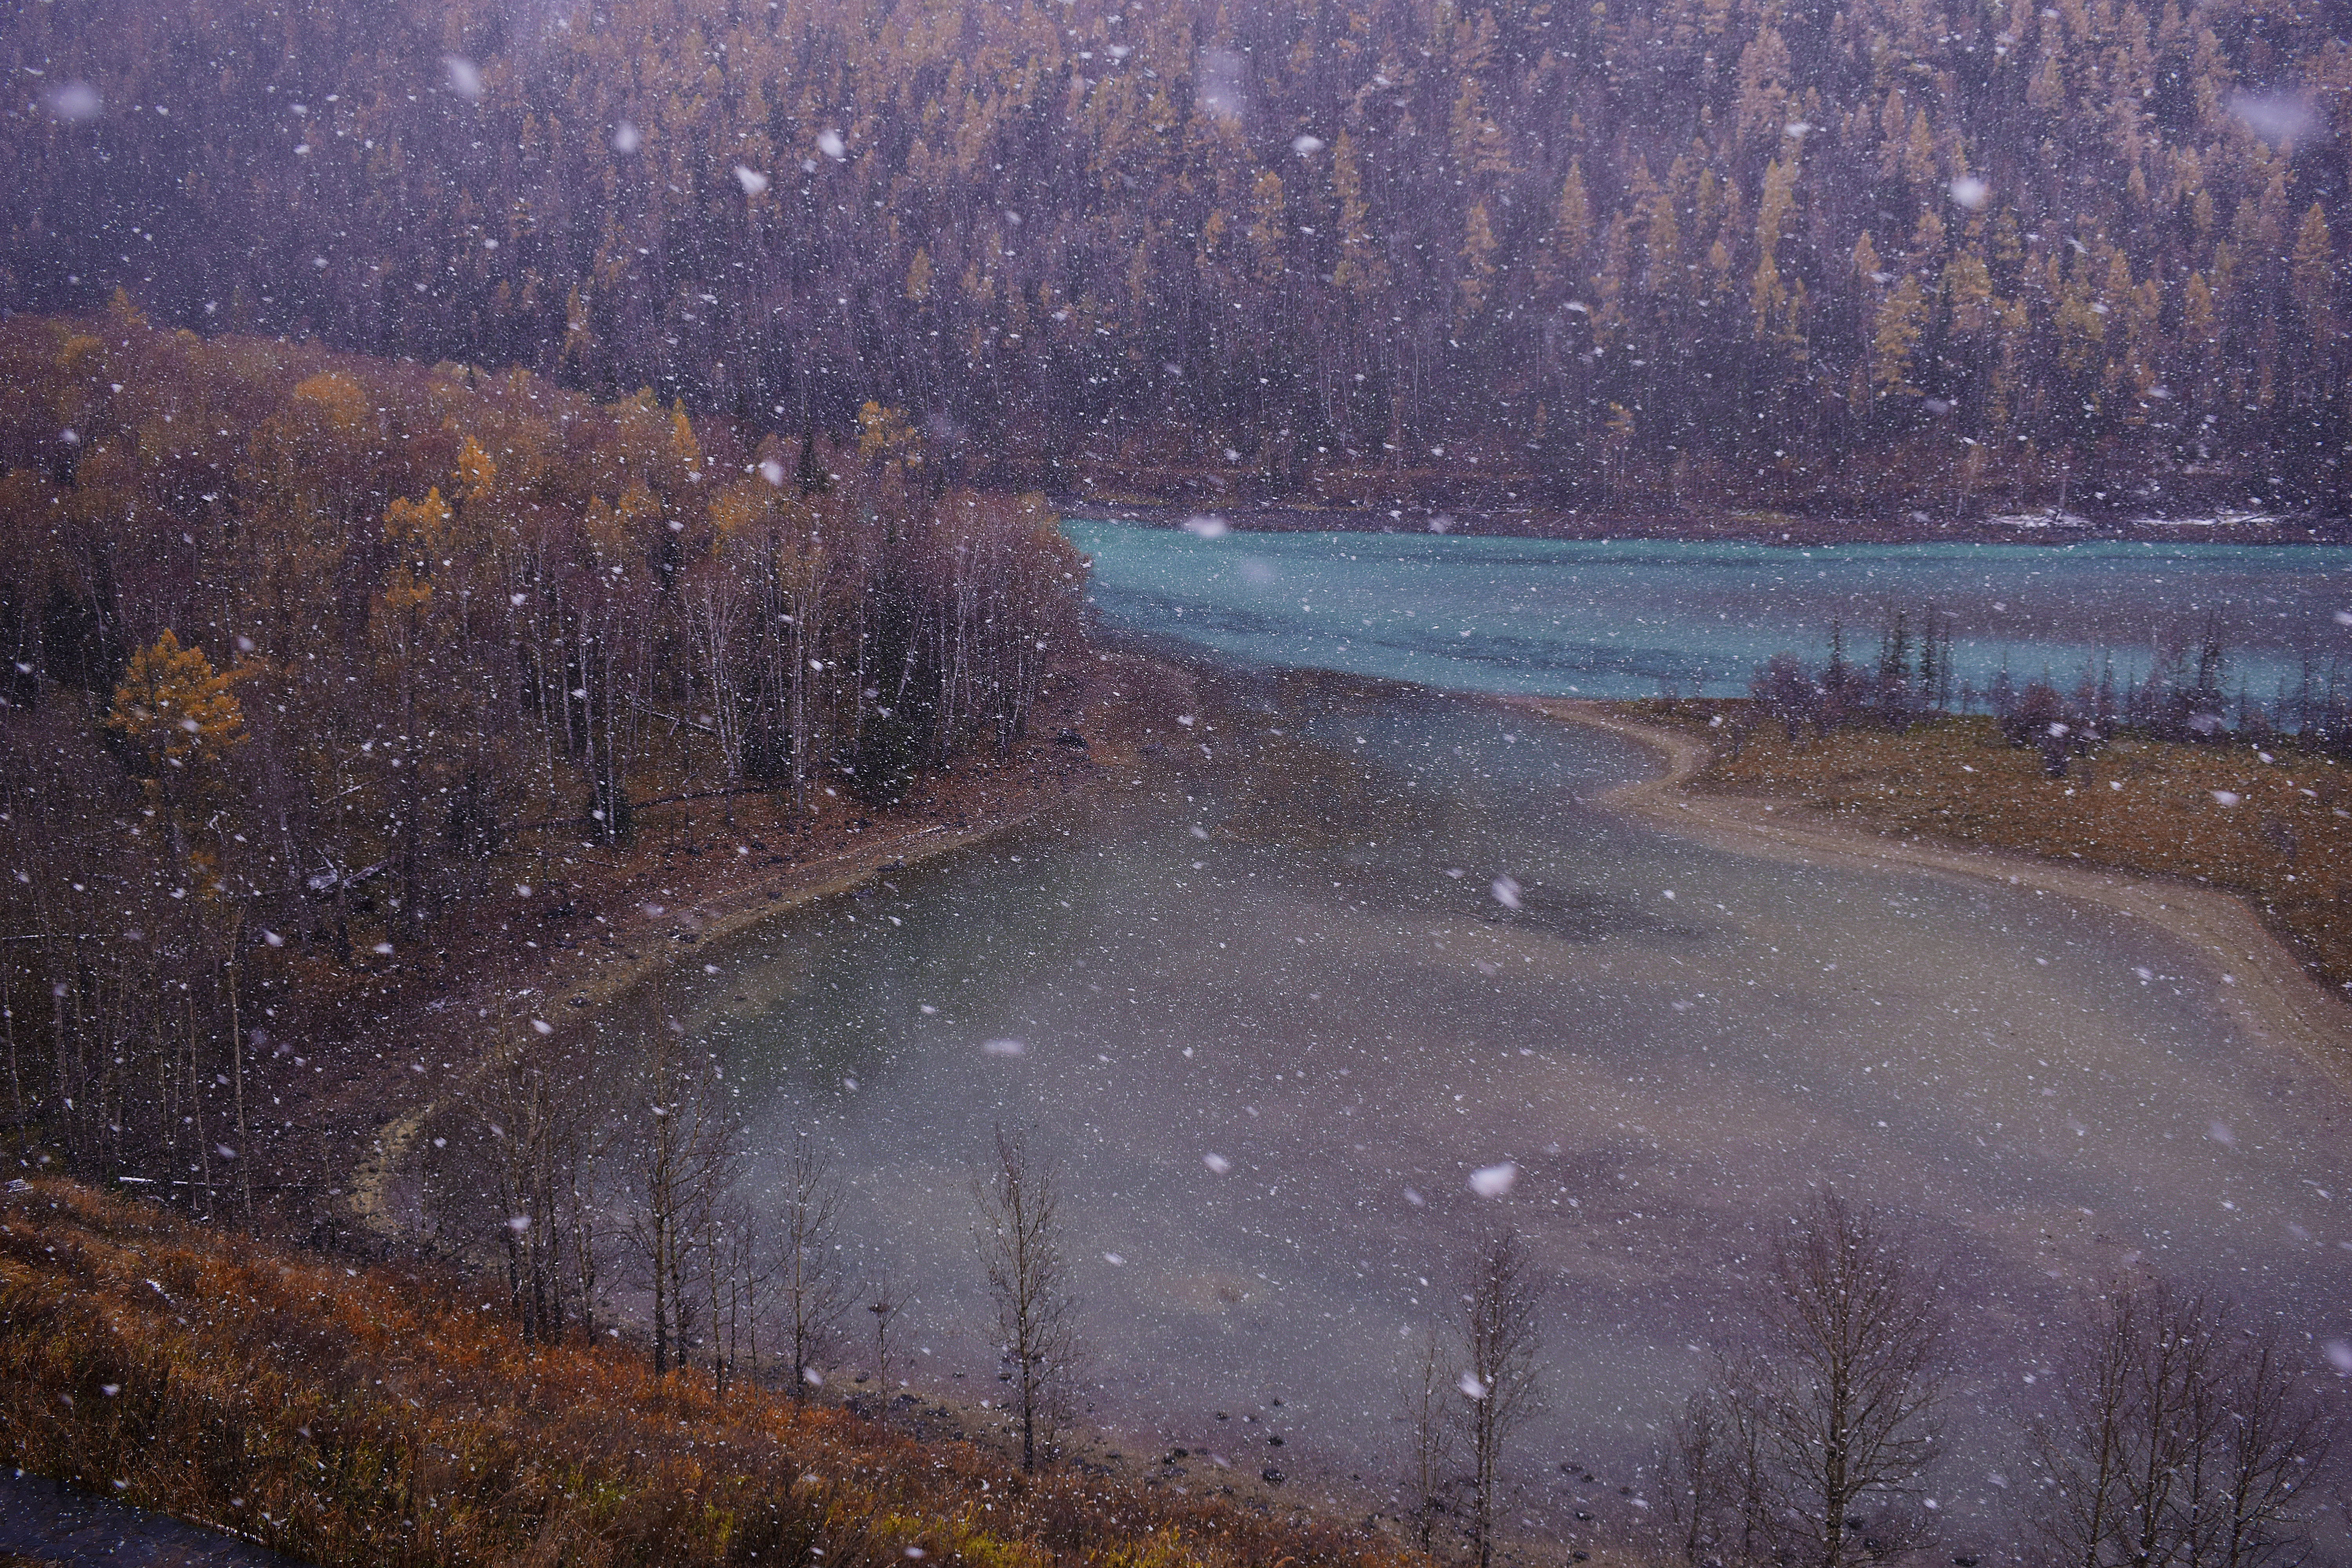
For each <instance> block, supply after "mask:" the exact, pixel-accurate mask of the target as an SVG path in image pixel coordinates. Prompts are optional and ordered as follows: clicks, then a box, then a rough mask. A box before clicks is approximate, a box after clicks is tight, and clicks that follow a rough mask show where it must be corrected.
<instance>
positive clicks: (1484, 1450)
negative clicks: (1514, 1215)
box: [1458, 1228, 1544, 1568]
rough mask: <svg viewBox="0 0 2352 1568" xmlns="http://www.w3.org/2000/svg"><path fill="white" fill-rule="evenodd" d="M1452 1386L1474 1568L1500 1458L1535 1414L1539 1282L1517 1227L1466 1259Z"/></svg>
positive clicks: (1482, 1561)
mask: <svg viewBox="0 0 2352 1568" xmlns="http://www.w3.org/2000/svg"><path fill="white" fill-rule="evenodd" d="M1468 1276H1469V1278H1468V1279H1467V1280H1466V1281H1465V1284H1466V1285H1467V1287H1468V1289H1466V1290H1465V1297H1466V1298H1467V1301H1466V1310H1465V1313H1464V1319H1463V1325H1462V1328H1463V1333H1462V1340H1463V1348H1464V1350H1465V1352H1466V1355H1465V1361H1466V1363H1467V1364H1466V1365H1465V1368H1464V1371H1463V1373H1462V1378H1461V1382H1460V1384H1458V1386H1459V1388H1460V1389H1461V1392H1462V1396H1463V1398H1464V1399H1465V1401H1466V1402H1467V1408H1466V1409H1465V1412H1464V1415H1463V1427H1464V1438H1465V1442H1466V1444H1467V1445H1468V1447H1469V1455H1468V1458H1469V1460H1470V1542H1471V1548H1472V1550H1473V1552H1475V1554H1476V1557H1477V1560H1478V1568H1489V1565H1490V1564H1491V1563H1493V1562H1494V1556H1495V1516H1496V1505H1497V1503H1498V1502H1499V1501H1500V1500H1501V1497H1502V1493H1503V1489H1504V1486H1505V1483H1506V1476H1505V1463H1504V1453H1505V1449H1506V1447H1507V1445H1508V1444H1509V1442H1510V1439H1511V1437H1512V1436H1514V1435H1515V1434H1516V1433H1517V1431H1518V1430H1519V1429H1520V1428H1521V1427H1523V1426H1526V1425H1527V1423H1528V1421H1530V1420H1532V1419H1533V1418H1534V1417H1535V1415H1537V1413H1538V1411H1539V1410H1540V1409H1541V1407H1542V1406H1541V1402H1540V1396H1539V1394H1538V1388H1537V1384H1536V1353H1537V1352H1538V1350H1539V1349H1540V1348H1541V1345H1542V1333H1541V1327H1542V1325H1541V1323H1540V1321H1539V1314H1540V1311H1541V1309H1542V1305H1543V1295H1544V1280H1543V1276H1542V1274H1541V1273H1540V1272H1539V1271H1538V1268H1537V1266H1536V1262H1535V1259H1534V1258H1532V1257H1530V1256H1529V1254H1528V1245H1527V1242H1526V1241H1525V1240H1524V1239H1523V1238H1522V1237H1520V1236H1519V1233H1518V1232H1517V1230H1515V1229H1510V1228H1503V1229H1500V1230H1497V1231H1496V1232H1495V1233H1494V1234H1493V1235H1492V1237H1489V1238H1488V1240H1487V1241H1486V1245H1485V1246H1484V1247H1481V1248H1480V1249H1479V1251H1478V1253H1477V1254H1476V1256H1475V1257H1474V1258H1472V1260H1471V1263H1470V1267H1469V1269H1468Z"/></svg>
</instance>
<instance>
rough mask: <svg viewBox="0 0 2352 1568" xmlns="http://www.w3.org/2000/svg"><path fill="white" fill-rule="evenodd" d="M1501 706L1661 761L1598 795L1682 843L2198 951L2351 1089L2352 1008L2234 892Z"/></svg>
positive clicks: (1602, 720)
mask: <svg viewBox="0 0 2352 1568" xmlns="http://www.w3.org/2000/svg"><path fill="white" fill-rule="evenodd" d="M1499 700H1500V701H1503V702H1504V703H1506V704H1507V705H1509V706H1512V707H1516V708H1518V709H1521V710H1525V711H1530V712H1535V713H1538V714H1541V715H1543V716H1544V717H1545V718H1548V719H1552V720H1555V721H1561V722H1566V723H1574V724H1582V725H1586V726H1589V727H1591V728H1593V729H1599V730H1606V731H1610V732H1611V733H1612V734H1617V735H1622V736H1623V737H1624V738H1626V739H1627V740H1630V741H1633V742H1635V743H1637V744H1639V745H1641V746H1643V748H1645V749H1647V750H1649V751H1652V752H1656V753H1657V754H1658V755H1659V756H1660V757H1661V758H1662V759H1663V760H1664V762H1665V764H1666V769H1665V772H1664V773H1661V774H1659V775H1657V776H1655V777H1652V778H1647V779H1643V780H1640V781H1637V782H1636V783H1633V784H1625V785H1622V786H1620V787H1619V788H1617V789H1614V790H1612V791H1611V792H1609V794H1608V795H1605V796H1603V797H1601V798H1602V799H1603V800H1604V801H1605V802H1606V803H1607V804H1609V805H1613V806H1616V807H1618V808H1620V809H1622V810H1625V811H1628V812H1631V813H1633V814H1634V815H1636V816H1641V817H1643V818H1645V819H1647V820H1648V821H1650V822H1652V823H1654V824H1655V825H1657V826H1660V827H1663V828H1664V829H1665V830H1667V831H1669V832H1671V833H1674V834H1676V835H1678V836H1680V837H1688V838H1695V839H1697V840H1698V841H1699V842H1701V843H1704V844H1707V845H1710V846H1712V847H1717V848H1722V849H1727V850H1730V851H1731V852H1733V853H1735V854H1739V855H1748V856H1754V857H1758V858H1764V859H1770V860H1780V861H1785V862H1790V863H1793V864H1797V865H1805V866H1833V867H1840V868H1853V869H1861V870H1874V871H1916V872H1924V873H1926V874H1927V875H1929V876H1934V877H1941V878H1946V879H1956V880H1964V881H1976V882H1998V883H2000V884H2003V885H2005V886H2008V887H2013V888H2031V889H2042V890H2046V891H2048V892H2050V893H2052V894H2055V895H2058V896H2060V897H2063V898H2068V899H2073V900H2078V901H2080V902H2083V903H2088V904H2096V905H2099V906H2101V907H2104V908H2106V909H2111V910H2118V911H2120V912H2122V913H2124V914H2127V915H2131V916H2133V917H2135V918H2137V919H2139V920H2142V921H2147V923H2149V924H2151V925H2154V926H2156V927H2158V928H2159V929H2161V930H2162V931H2166V932H2167V933H2168V934H2169V935H2171V936H2173V937H2175V938H2177V939H2178V940H2179V941H2180V942H2184V943H2186V944H2188V945H2189V946H2191V947H2193V948H2195V949H2196V950H2198V951H2199V952H2201V953H2203V954H2204V955H2205V956H2206V958H2207V960H2208V961H2209V962H2210V963H2211V964H2212V965H2213V966H2214V968H2215V969H2216V970H2217V971H2218V972H2219V973H2221V976H2222V978H2223V984H2222V985H2221V987H2220V988H2219V989H2218V991H2217V994H2218V995H2219V996H2220V997H2221V1001H2222V1004H2223V1005H2224V1007H2225V1009H2226V1010H2227V1011H2228V1012H2229V1013H2230V1014H2231V1016H2232V1017H2233V1018H2234V1020H2235V1021H2236V1022H2237V1024H2238V1025H2239V1026H2241V1027H2242V1028H2243V1029H2245V1030H2246V1032H2247V1033H2248V1034H2249V1035H2250V1036H2251V1037H2253V1038H2255V1039H2258V1040H2262V1041H2263V1042H2264V1043H2266V1044H2270V1045H2274V1046H2281V1047H2286V1048H2288V1049H2291V1050H2294V1051H2296V1052H2297V1053H2299V1054H2300V1055H2302V1056H2303V1057H2304V1058H2306V1059H2307V1060H2308V1061H2310V1062H2311V1063H2312V1064H2313V1065H2315V1067H2317V1068H2320V1069H2321V1070H2323V1071H2325V1072H2326V1073H2327V1074H2328V1075H2329V1076H2331V1077H2333V1078H2334V1079H2336V1080H2337V1081H2338V1082H2339V1083H2344V1084H2347V1085H2352V1006H2347V1004H2346V1002H2345V1001H2344V999H2343V998H2342V997H2341V996H2339V995H2338V994H2336V993H2335V992H2334V991H2331V990H2330V989H2328V988H2327V987H2326V985H2324V984H2321V982H2320V981H2319V980H2317V979H2316V978H2315V977H2314V975H2313V974H2312V973H2310V972H2309V970H2308V969H2307V968H2306V967H2305V963H2303V961H2302V960H2301V959H2300V958H2298V957H2297V955H2296V954H2295V953H2294V952H2293V951H2291V950H2290V949H2289V948H2288V946H2287V945H2286V944H2285V943H2284V942H2282V941H2281V940H2280V939H2279V937H2278V936H2277V934H2276V933H2275V932H2273V931H2272V930H2271V929H2270V927H2269V926H2268V925H2267V924H2266V923H2265V922H2264V921H2263V919H2262V917H2261V916H2260V915H2259V914H2257V913H2256V912H2255V910H2253V909H2252V907H2250V906H2249V905H2248V904H2247V902H2246V901H2245V900H2243V899H2242V898H2240V897H2239V896H2237V895H2236V894H2234V893H2230V892H2225V891H2222V890H2221V889H2216V888H2210V887H2200V886H2198V885H2196V884H2194V883H2191V882H2189V881H2186V880H2183V879H2179V878H2174V877H2165V876H2158V875H2153V874H2145V873H2136V872H2132V871H2128V870H2122V869H2095V868H2087V867H2076V866H2072V865H2067V864H2064V863H2062V862H2059V861H2054V860H2050V859H2045V858H2041V857H2039V856H2034V855H2030V854H2023V853H2019V852H2016V851H2011V850H2004V849H1996V848H1987V847H1979V846H1977V845H1971V844H1967V843H1963V842H1961V841H1958V840H1956V839H1951V838H1946V837H1937V836H1934V835H1927V834H1918V833H1911V832H1880V831H1875V830H1873V829H1872V828H1870V827H1867V826H1854V825H1850V824H1847V823H1844V822H1840V821H1836V820H1834V819H1832V818H1831V817H1830V816H1827V815H1826V814H1824V813H1822V812H1821V811H1818V810H1815V809H1812V808H1811V807H1809V806H1807V805H1802V804H1799V803H1795V802H1792V801H1791V800H1790V799H1787V798H1785V797H1783V798H1771V799H1768V798H1766V797H1765V796H1763V795H1732V794H1717V793H1712V792H1706V793H1701V792H1697V791H1694V790H1692V789H1690V788H1689V787H1687V786H1689V785H1690V784H1692V783H1693V782H1694V781H1696V779H1697V778H1698V777H1699V776H1700V775H1701V774H1702V773H1705V772H1706V770H1707V768H1708V767H1709V766H1710V765H1711V764H1712V763H1713V762H1714V760H1715V758H1714V751H1713V748H1712V746H1711V745H1710V743H1709V742H1708V741H1707V740H1706V737H1705V736H1704V735H1703V734H1702V733H1699V732H1695V731H1684V730H1677V729H1673V728H1669V727H1666V726H1664V725H1659V724H1649V723H1643V722H1641V721H1637V720H1634V719H1632V718H1629V717H1627V716H1625V715H1624V714H1622V713H1620V712H1616V711H1612V705H1610V704H1607V703H1602V702H1593V701H1579V700H1566V699H1552V698H1503V699H1499Z"/></svg>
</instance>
